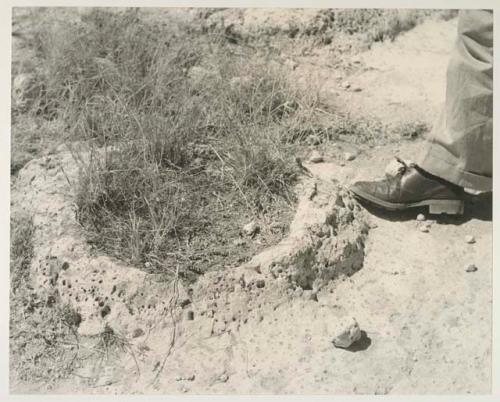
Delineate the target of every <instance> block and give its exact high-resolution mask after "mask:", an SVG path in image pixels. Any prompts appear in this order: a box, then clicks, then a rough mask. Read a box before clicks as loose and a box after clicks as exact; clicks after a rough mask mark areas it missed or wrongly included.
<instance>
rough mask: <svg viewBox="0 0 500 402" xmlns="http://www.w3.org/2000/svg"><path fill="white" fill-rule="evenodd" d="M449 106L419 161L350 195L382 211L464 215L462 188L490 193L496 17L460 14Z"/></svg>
mask: <svg viewBox="0 0 500 402" xmlns="http://www.w3.org/2000/svg"><path fill="white" fill-rule="evenodd" d="M445 103H446V104H445V107H444V110H443V113H442V116H441V119H440V122H439V123H438V124H437V125H436V126H435V127H434V129H433V132H432V135H431V137H430V139H429V140H428V144H427V147H426V151H425V153H424V155H423V157H422V158H421V160H420V161H419V162H418V163H416V164H412V165H406V164H405V163H404V162H402V168H401V169H400V172H399V173H398V174H397V175H396V176H395V177H388V178H387V179H385V180H379V181H359V182H356V183H354V184H353V185H352V186H351V188H350V190H351V192H352V193H353V194H354V195H355V196H356V197H358V198H361V199H363V200H365V201H369V202H371V203H373V204H375V205H377V206H379V207H382V208H385V209H390V210H401V209H407V208H411V207H420V206H428V207H429V212H430V213H436V214H439V213H448V214H462V213H463V211H464V188H470V189H473V190H479V191H491V188H492V159H493V149H492V136H493V123H492V115H493V13H492V12H490V11H487V10H467V11H461V13H460V17H459V23H458V38H457V41H456V43H455V47H454V49H453V53H452V57H451V60H450V63H449V66H448V73H447V89H446V101H445Z"/></svg>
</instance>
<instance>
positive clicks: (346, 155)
mask: <svg viewBox="0 0 500 402" xmlns="http://www.w3.org/2000/svg"><path fill="white" fill-rule="evenodd" d="M344 159H345V160H346V161H352V160H354V159H356V155H354V154H352V153H350V152H344Z"/></svg>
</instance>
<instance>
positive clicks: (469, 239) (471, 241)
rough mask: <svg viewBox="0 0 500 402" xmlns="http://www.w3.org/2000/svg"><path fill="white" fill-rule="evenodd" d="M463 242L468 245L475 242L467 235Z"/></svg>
mask: <svg viewBox="0 0 500 402" xmlns="http://www.w3.org/2000/svg"><path fill="white" fill-rule="evenodd" d="M465 241H466V242H467V243H469V244H474V243H475V242H476V239H475V237H474V236H471V235H467V236H465Z"/></svg>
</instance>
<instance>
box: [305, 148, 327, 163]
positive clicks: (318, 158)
mask: <svg viewBox="0 0 500 402" xmlns="http://www.w3.org/2000/svg"><path fill="white" fill-rule="evenodd" d="M323 161H324V158H323V156H322V155H321V154H320V153H319V152H318V151H313V152H312V153H311V156H310V157H309V162H311V163H321V162H323Z"/></svg>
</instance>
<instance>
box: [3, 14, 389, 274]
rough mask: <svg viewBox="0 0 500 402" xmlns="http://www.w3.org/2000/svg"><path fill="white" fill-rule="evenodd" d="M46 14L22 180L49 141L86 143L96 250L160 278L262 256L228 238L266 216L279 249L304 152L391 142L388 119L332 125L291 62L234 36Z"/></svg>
mask: <svg viewBox="0 0 500 402" xmlns="http://www.w3.org/2000/svg"><path fill="white" fill-rule="evenodd" d="M367 12H368V11H366V10H365V14H366V13H367ZM374 12H375V13H376V15H379V14H380V13H379V12H378V11H374ZM365 14H364V13H362V12H361V10H358V11H352V12H351V13H349V12H347V11H345V12H341V13H340V12H335V13H334V14H332V15H334V16H335V17H334V18H333V19H331V21H334V22H335V24H340V25H341V26H343V27H344V28H345V26H347V25H348V23H347V22H346V21H351V23H352V24H353V26H357V24H359V18H361V16H364V15H365ZM40 15H41V17H40V19H39V21H38V25H37V26H36V29H34V30H33V31H32V38H31V43H32V45H31V47H30V52H31V53H30V54H34V55H35V57H36V59H37V60H38V62H37V63H36V65H37V68H31V70H30V71H31V73H33V74H36V77H37V79H36V80H35V81H36V83H37V84H36V85H37V91H32V93H35V94H36V96H34V98H33V99H32V100H31V102H30V104H29V106H28V107H26V105H23V108H22V109H16V108H14V111H13V116H14V120H15V121H16V123H15V124H14V130H13V134H14V136H15V137H17V138H24V139H25V140H26V142H27V143H28V144H27V145H28V146H25V145H23V142H22V141H17V139H15V140H14V141H13V142H14V143H15V144H16V145H15V147H14V151H15V152H14V158H13V161H12V164H11V171H12V172H13V173H15V172H16V171H17V170H18V169H19V168H20V167H22V165H23V164H24V163H25V162H26V161H27V160H29V158H31V157H33V156H34V155H36V154H37V153H38V152H40V150H41V149H42V148H45V144H46V143H45V141H49V143H48V144H49V145H50V144H53V143H54V142H56V143H57V142H61V141H63V140H69V141H73V140H74V141H82V140H84V141H85V143H86V144H87V147H86V148H85V151H84V152H82V151H81V150H78V149H76V148H75V151H74V156H75V159H76V160H77V161H78V162H79V164H80V169H81V174H80V179H79V182H78V183H77V184H76V185H77V188H76V193H77V198H76V204H77V206H78V216H79V218H80V222H81V223H82V224H83V225H84V227H85V228H86V230H87V232H88V238H89V242H90V243H91V244H93V245H94V246H95V247H96V248H97V249H99V250H102V251H105V252H107V253H109V254H112V255H114V256H116V257H118V258H121V259H124V260H127V261H130V262H132V263H134V264H138V265H140V266H148V269H150V270H153V271H160V272H165V271H167V272H168V271H170V270H172V269H173V268H172V267H174V266H176V265H178V264H180V265H181V267H182V269H181V274H182V275H184V276H190V275H191V274H192V273H195V274H197V273H200V272H204V271H206V270H208V269H211V268H212V267H218V266H220V265H221V264H223V265H234V264H238V263H239V262H241V261H242V260H244V259H245V258H248V257H249V256H250V255H252V253H253V252H254V251H255V250H252V249H245V248H239V249H236V250H235V249H234V247H232V243H231V240H230V239H234V238H237V237H238V236H239V230H240V228H241V226H242V225H243V224H244V223H245V221H246V220H248V219H252V218H253V217H255V216H258V217H259V219H264V220H267V221H268V222H274V223H275V225H273V227H274V228H276V227H277V228H278V229H273V230H270V231H269V232H268V233H264V234H263V236H264V243H265V244H266V243H267V244H269V243H273V242H276V241H277V240H279V238H281V236H283V234H284V232H285V231H286V227H287V223H288V220H289V216H290V213H291V211H292V208H291V207H292V206H293V203H294V195H293V191H292V190H291V189H292V186H293V184H294V183H295V182H296V181H297V179H298V177H299V170H298V168H297V165H296V163H295V155H296V153H297V152H298V148H297V146H298V145H300V144H304V143H307V138H308V137H309V136H310V135H318V136H319V137H320V138H321V142H324V141H328V140H337V139H339V138H345V137H348V138H350V139H351V140H355V141H356V142H360V141H361V142H366V141H374V140H376V141H381V139H382V138H384V137H387V133H386V128H385V127H384V126H383V125H382V124H381V123H380V122H366V121H361V120H359V119H352V118H351V117H350V116H340V115H337V114H335V113H330V115H329V116H328V118H327V119H325V118H324V117H325V116H323V115H321V113H320V112H318V111H317V108H318V105H319V104H320V100H319V96H318V94H317V93H314V91H312V92H310V93H307V94H304V93H300V92H298V90H297V89H295V88H294V86H293V85H291V83H290V82H288V80H287V78H286V75H285V74H284V72H283V71H282V67H281V66H280V65H277V64H276V63H270V62H269V60H268V59H264V60H263V61H258V60H262V58H257V57H254V56H255V54H256V53H255V52H257V51H256V50H255V49H252V48H251V47H239V46H234V44H233V43H232V42H231V41H228V40H227V33H226V32H219V33H217V32H216V31H214V32H212V33H210V34H203V35H200V34H199V33H196V32H195V33H193V32H191V31H190V30H189V29H181V30H178V29H176V30H174V29H171V27H168V26H167V27H165V26H162V25H160V24H158V23H154V22H151V21H149V20H145V19H144V18H142V17H141V14H140V13H139V12H138V10H137V9H127V10H121V11H116V10H114V11H111V10H108V9H92V10H91V11H89V12H86V13H84V14H83V15H81V16H75V15H73V17H72V18H69V17H68V16H67V15H66V16H65V18H64V19H63V18H58V14H57V13H56V14H54V13H44V12H42V13H41V14H40ZM384 15H385V14H384ZM342 18H344V19H345V18H347V20H346V21H344V22H342V21H343V19H342ZM363 18H364V17H363ZM21 117H22V118H21ZM26 122H33V123H30V124H31V126H30V127H27V128H26V127H25V126H26V124H27V123H26ZM53 127H56V128H57V129H56V130H53ZM62 128H64V129H62ZM51 130H52V131H51ZM62 131H64V132H65V134H64V135H62V134H61V132H62ZM21 132H22V133H21ZM58 133H59V135H60V136H61V137H62V138H57V134H58ZM50 139H51V140H50ZM276 223H277V224H276ZM265 244H264V245H265ZM208 245H210V247H209V248H210V249H211V250H212V252H213V254H214V255H212V256H207V254H206V250H207V246H208Z"/></svg>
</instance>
